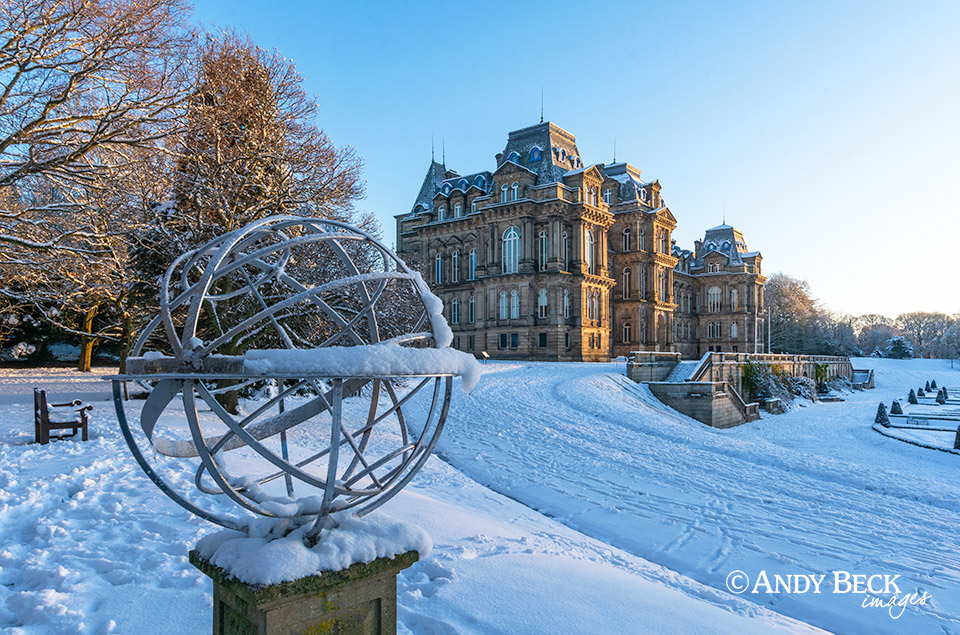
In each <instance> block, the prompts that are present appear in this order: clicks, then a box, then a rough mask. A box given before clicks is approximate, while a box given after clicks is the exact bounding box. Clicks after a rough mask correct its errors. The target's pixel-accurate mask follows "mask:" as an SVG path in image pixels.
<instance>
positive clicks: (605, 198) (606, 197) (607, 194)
mask: <svg viewBox="0 0 960 635" xmlns="http://www.w3.org/2000/svg"><path fill="white" fill-rule="evenodd" d="M610 199H611V194H610V190H609V189H606V190H604V191H603V202H604V203H606V204H607V205H609V204H610Z"/></svg>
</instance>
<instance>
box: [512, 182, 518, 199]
mask: <svg viewBox="0 0 960 635" xmlns="http://www.w3.org/2000/svg"><path fill="white" fill-rule="evenodd" d="M510 200H513V201H517V200H520V184H519V183H517V182H516V181H514V182H513V185H511V186H510Z"/></svg>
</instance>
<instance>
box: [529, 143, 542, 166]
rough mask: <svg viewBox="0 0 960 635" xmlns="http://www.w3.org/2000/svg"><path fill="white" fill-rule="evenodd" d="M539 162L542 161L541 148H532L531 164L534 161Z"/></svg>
mask: <svg viewBox="0 0 960 635" xmlns="http://www.w3.org/2000/svg"><path fill="white" fill-rule="evenodd" d="M539 160H540V148H537V147H533V148H531V149H530V162H531V163H532V162H534V161H539Z"/></svg>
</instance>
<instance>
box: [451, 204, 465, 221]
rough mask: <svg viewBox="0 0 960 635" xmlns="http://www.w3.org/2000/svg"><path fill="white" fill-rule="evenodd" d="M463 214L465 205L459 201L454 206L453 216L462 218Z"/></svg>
mask: <svg viewBox="0 0 960 635" xmlns="http://www.w3.org/2000/svg"><path fill="white" fill-rule="evenodd" d="M461 216H463V207H462V206H461V205H460V203H457V204H456V205H454V206H453V217H454V218H460V217H461Z"/></svg>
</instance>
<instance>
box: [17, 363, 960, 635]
mask: <svg viewBox="0 0 960 635" xmlns="http://www.w3.org/2000/svg"><path fill="white" fill-rule="evenodd" d="M868 365H872V366H873V367H875V368H876V369H877V384H878V389H877V390H874V391H868V392H865V393H858V394H854V395H851V396H849V397H848V398H847V401H845V402H842V403H831V404H823V405H811V406H809V407H807V408H800V409H796V410H795V411H793V412H791V413H789V414H787V415H781V416H779V417H768V418H765V419H764V420H761V421H758V422H754V423H751V424H748V425H745V426H741V427H739V428H734V429H731V430H725V431H718V430H713V429H710V428H707V427H706V426H703V425H702V424H699V423H697V422H694V421H692V420H690V419H687V418H686V417H683V416H682V415H679V414H677V413H674V412H672V411H668V410H665V409H664V407H663V406H662V405H661V404H659V402H657V401H656V400H654V399H653V398H652V396H651V395H650V394H649V392H647V391H646V389H645V388H643V387H642V386H635V385H630V384H629V383H627V382H626V381H625V378H623V377H622V376H621V375H622V373H623V370H624V368H623V366H624V365H623V364H610V365H604V364H498V363H489V364H486V365H485V367H484V370H485V373H484V376H483V379H482V381H481V382H480V385H479V386H478V388H477V389H476V390H475V391H474V392H473V393H472V394H470V395H465V394H464V393H462V392H460V391H458V390H456V391H455V392H454V403H453V406H452V408H451V413H450V418H449V420H448V424H447V426H448V427H447V429H446V430H445V431H444V436H443V438H442V439H441V445H440V452H441V454H442V455H443V456H444V457H445V458H446V460H447V461H448V462H449V464H448V463H444V462H443V461H440V460H437V459H432V460H431V461H430V462H429V463H428V464H427V466H426V468H425V469H424V470H423V471H422V472H421V474H420V475H419V476H418V477H417V478H416V479H415V480H414V481H413V483H412V484H411V486H410V487H408V488H407V490H405V491H404V492H403V493H402V494H400V495H399V496H398V497H397V498H396V499H395V500H394V501H391V502H390V503H389V504H388V505H386V506H385V507H384V508H383V512H384V513H386V514H388V515H390V516H392V517H394V518H396V519H398V520H400V521H403V522H409V523H414V524H417V525H419V526H421V527H423V528H424V529H426V530H427V532H428V533H429V534H430V535H431V536H432V539H433V543H434V547H433V550H432V552H431V553H430V555H429V556H427V557H426V558H425V559H424V560H422V561H421V562H419V563H417V564H416V565H414V566H413V567H411V568H410V569H408V570H407V571H405V572H404V573H403V574H401V576H400V579H399V608H398V610H399V618H400V630H401V631H403V632H407V631H409V632H414V633H450V632H477V633H543V632H557V633H568V632H569V633H573V632H578V633H579V632H593V633H641V632H664V633H668V632H669V633H674V632H710V633H715V632H758V633H762V632H770V631H774V630H784V631H789V632H809V631H814V630H816V628H815V627H820V628H825V629H827V630H831V631H837V632H891V633H893V632H900V633H903V632H909V633H916V632H960V532H958V531H957V529H956V528H957V527H958V526H960V487H958V485H957V482H958V480H957V478H956V477H957V473H958V469H960V457H957V456H955V455H948V454H944V453H941V452H934V451H930V450H923V449H921V448H917V447H915V446H910V445H908V444H905V443H902V442H898V441H896V440H893V439H888V438H885V437H883V436H881V435H879V434H877V433H876V432H874V431H873V430H872V429H871V424H872V421H873V415H874V414H875V412H876V404H877V401H879V400H881V399H883V400H884V401H885V402H887V403H888V404H889V403H890V401H891V399H892V398H894V397H899V398H902V397H904V396H905V395H906V392H907V391H908V389H909V388H910V387H911V386H917V385H921V384H922V383H923V382H924V381H926V380H928V379H936V380H937V382H938V383H939V384H945V385H960V370H951V369H950V368H949V362H937V361H920V360H918V361H908V362H895V361H888V360H858V361H857V362H856V363H855V366H856V367H865V366H868ZM34 385H39V386H41V387H45V388H47V389H48V391H49V392H50V393H51V397H52V398H54V399H59V398H60V397H63V398H68V397H69V398H73V397H75V396H79V397H81V398H83V399H87V400H90V401H92V402H93V403H94V404H95V406H96V408H97V409H96V411H95V412H94V415H95V419H94V424H93V425H92V427H91V440H90V441H89V442H87V443H79V442H75V441H64V442H57V443H52V444H50V445H49V446H46V447H40V446H36V445H32V444H29V442H30V441H31V440H32V434H33V426H32V422H31V417H32V413H31V403H32V395H31V393H30V390H31V388H32V387H33V386H34ZM108 389H109V388H108V385H107V383H106V382H103V381H101V380H99V377H98V376H90V375H86V376H80V375H77V374H75V373H73V372H71V371H68V370H63V369H56V370H39V371H35V370H8V371H3V372H2V374H0V630H3V631H5V632H6V631H8V630H9V631H11V632H17V631H18V630H19V631H22V632H28V633H46V632H92V633H96V632H109V631H111V630H113V631H115V632H120V633H128V632H139V633H144V634H146V633H180V632H183V633H203V632H207V631H209V628H210V605H211V588H210V583H209V581H208V580H207V579H206V577H205V576H203V575H202V574H200V573H199V572H197V571H196V570H194V569H193V567H191V566H190V565H189V564H188V563H187V561H186V556H187V552H188V551H189V549H191V548H192V547H193V545H194V544H195V543H196V540H197V539H198V538H199V537H201V536H202V535H206V534H209V533H211V532H212V531H216V530H217V529H218V528H216V527H214V526H211V525H209V524H208V523H205V522H203V521H200V520H197V519H196V518H193V517H192V516H191V515H190V514H188V513H187V512H185V511H183V510H182V509H180V508H179V507H178V506H176V505H175V504H174V503H173V502H172V501H170V500H168V499H167V498H166V497H165V496H164V495H163V494H162V493H160V492H159V490H157V489H156V488H155V487H154V486H153V485H152V484H151V483H150V482H149V481H148V480H147V479H146V477H145V476H143V475H142V473H141V472H140V470H139V468H138V467H137V466H136V464H135V463H134V461H133V460H132V458H131V457H130V455H129V452H128V450H127V449H126V447H125V445H124V444H123V441H122V439H121V438H120V435H119V431H118V430H117V425H116V419H115V415H114V414H113V409H112V404H111V403H110V402H109V401H107V396H108ZM130 404H131V407H132V408H137V407H139V405H140V404H142V402H136V401H135V402H130ZM308 432H309V431H308ZM309 437H310V435H309V433H301V434H299V435H295V436H294V437H293V438H292V441H293V442H295V443H296V442H302V443H308V442H309ZM164 465H167V466H169V467H171V469H172V470H174V471H173V472H172V473H173V474H174V475H175V476H176V475H178V474H179V477H178V478H179V480H180V481H181V482H183V483H186V484H189V481H190V480H191V479H192V473H191V472H188V471H186V470H182V471H181V472H179V473H178V472H177V471H176V470H177V469H179V468H177V467H176V466H175V464H174V463H172V462H165V463H164ZM227 509H229V507H227V506H224V507H223V508H222V509H219V510H218V511H224V510H227ZM540 512H543V513H540ZM378 513H379V512H378ZM735 570H741V571H743V572H744V573H745V574H746V575H748V576H750V578H751V579H752V580H753V579H755V578H756V576H757V575H758V574H759V573H760V572H761V571H766V572H767V573H768V575H769V576H770V579H771V581H772V580H773V575H774V574H781V575H782V574H787V573H790V574H828V573H830V572H832V571H838V570H841V571H848V572H850V573H852V574H875V573H876V574H888V575H897V574H899V575H900V576H901V577H900V578H899V580H898V584H899V586H900V588H901V590H902V591H903V592H904V593H908V592H913V591H915V590H925V591H926V592H927V593H928V594H929V595H930V599H929V600H927V601H926V604H925V605H924V606H914V607H908V608H907V609H906V611H905V612H904V614H903V615H902V617H900V618H899V619H897V620H894V619H891V618H890V616H889V615H888V611H887V610H885V609H879V608H862V607H861V601H862V599H863V596H861V595H852V594H833V593H831V592H829V591H832V588H833V587H832V581H831V580H829V579H828V580H827V581H826V582H824V584H823V592H822V593H821V594H818V595H814V594H788V593H779V594H772V593H762V592H758V593H751V592H750V591H749V590H748V592H746V593H743V594H742V595H735V594H733V593H730V592H729V591H728V590H727V589H726V579H727V576H728V575H730V574H731V573H732V572H733V571H735ZM828 586H829V587H830V588H829V590H828ZM884 597H885V596H884ZM810 625H813V626H810Z"/></svg>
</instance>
